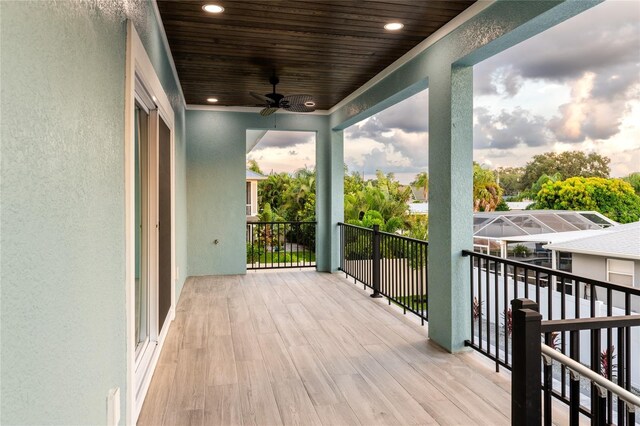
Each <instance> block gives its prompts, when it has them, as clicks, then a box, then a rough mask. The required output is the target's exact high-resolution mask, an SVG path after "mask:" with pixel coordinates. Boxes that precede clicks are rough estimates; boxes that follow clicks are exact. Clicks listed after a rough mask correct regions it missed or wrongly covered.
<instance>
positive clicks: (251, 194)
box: [246, 170, 267, 222]
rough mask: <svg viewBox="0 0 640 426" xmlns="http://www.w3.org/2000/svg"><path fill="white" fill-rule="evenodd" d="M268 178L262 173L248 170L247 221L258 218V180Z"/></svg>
mask: <svg viewBox="0 0 640 426" xmlns="http://www.w3.org/2000/svg"><path fill="white" fill-rule="evenodd" d="M266 178H267V177H266V176H264V175H261V174H260V173H256V172H254V171H251V170H247V184H246V188H247V222H256V221H257V220H258V181H261V180H265V179H266Z"/></svg>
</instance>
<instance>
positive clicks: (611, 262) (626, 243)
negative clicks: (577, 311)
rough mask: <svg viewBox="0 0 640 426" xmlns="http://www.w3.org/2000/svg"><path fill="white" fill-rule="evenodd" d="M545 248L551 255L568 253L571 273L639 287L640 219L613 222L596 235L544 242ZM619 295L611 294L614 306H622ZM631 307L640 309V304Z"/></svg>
mask: <svg viewBox="0 0 640 426" xmlns="http://www.w3.org/2000/svg"><path fill="white" fill-rule="evenodd" d="M544 248H546V249H549V250H552V252H553V253H554V255H556V254H560V253H570V254H571V270H570V272H571V273H573V274H576V275H579V276H583V277H586V278H593V279H596V280H600V281H608V282H611V283H614V284H619V285H623V286H629V287H636V288H640V222H633V223H627V224H625V225H617V226H613V227H611V228H608V229H606V230H603V232H601V233H598V235H590V236H587V237H584V238H577V239H573V240H569V241H564V242H558V243H553V244H547V245H545V246H544ZM580 291H581V292H582V291H585V289H584V288H581V289H580ZM587 291H588V289H587ZM614 293H615V292H614ZM604 296H605V295H602V296H601V297H604ZM618 296H620V297H616V295H615V294H614V306H616V307H619V308H623V307H624V301H623V300H622V299H621V296H622V295H618ZM631 309H632V310H634V311H635V312H640V306H632V307H631Z"/></svg>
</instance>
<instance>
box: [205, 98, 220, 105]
mask: <svg viewBox="0 0 640 426" xmlns="http://www.w3.org/2000/svg"><path fill="white" fill-rule="evenodd" d="M207 102H209V103H212V104H215V103H216V102H218V98H207Z"/></svg>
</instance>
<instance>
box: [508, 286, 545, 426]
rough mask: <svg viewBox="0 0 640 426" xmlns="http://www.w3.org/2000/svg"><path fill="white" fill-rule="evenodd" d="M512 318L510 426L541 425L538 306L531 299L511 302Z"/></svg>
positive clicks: (539, 317) (539, 316)
mask: <svg viewBox="0 0 640 426" xmlns="http://www.w3.org/2000/svg"><path fill="white" fill-rule="evenodd" d="M511 306H512V313H513V314H512V315H513V317H512V318H513V319H512V321H513V340H512V345H513V361H512V363H513V369H512V373H511V424H512V425H514V426H515V425H518V426H524V425H531V426H534V425H535V426H539V425H540V424H541V421H542V399H541V395H540V374H541V368H540V363H541V350H540V343H541V342H540V322H541V321H542V315H540V313H539V312H538V304H537V303H535V302H533V301H531V300H529V299H514V300H512V301H511Z"/></svg>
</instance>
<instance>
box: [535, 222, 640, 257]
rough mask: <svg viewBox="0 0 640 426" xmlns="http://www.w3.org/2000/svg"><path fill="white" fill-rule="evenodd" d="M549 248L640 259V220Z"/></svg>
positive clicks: (548, 247) (552, 245) (548, 245)
mask: <svg viewBox="0 0 640 426" xmlns="http://www.w3.org/2000/svg"><path fill="white" fill-rule="evenodd" d="M544 248H547V249H549V250H555V251H564V252H569V253H580V254H591V255H594V256H607V257H609V256H610V257H618V258H623V259H633V260H640V222H633V223H627V224H625V225H617V226H613V227H611V228H608V229H605V230H603V231H602V232H600V233H599V234H598V235H591V236H587V237H584V238H578V239H574V240H571V241H565V242H558V243H554V244H547V245H546V246H544Z"/></svg>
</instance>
